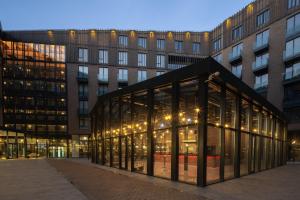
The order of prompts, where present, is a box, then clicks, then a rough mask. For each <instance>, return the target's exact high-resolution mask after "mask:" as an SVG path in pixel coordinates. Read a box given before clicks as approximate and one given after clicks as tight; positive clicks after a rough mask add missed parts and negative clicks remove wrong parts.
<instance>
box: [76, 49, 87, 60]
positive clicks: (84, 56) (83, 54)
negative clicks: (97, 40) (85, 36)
mask: <svg viewBox="0 0 300 200" xmlns="http://www.w3.org/2000/svg"><path fill="white" fill-rule="evenodd" d="M78 61H79V62H87V61H88V49H82V48H79V49H78Z"/></svg>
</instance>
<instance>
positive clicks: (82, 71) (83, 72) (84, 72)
mask: <svg viewBox="0 0 300 200" xmlns="http://www.w3.org/2000/svg"><path fill="white" fill-rule="evenodd" d="M88 70H89V68H88V67H86V66H78V77H79V78H87V77H88V74H89V73H88V72H89V71H88Z"/></svg>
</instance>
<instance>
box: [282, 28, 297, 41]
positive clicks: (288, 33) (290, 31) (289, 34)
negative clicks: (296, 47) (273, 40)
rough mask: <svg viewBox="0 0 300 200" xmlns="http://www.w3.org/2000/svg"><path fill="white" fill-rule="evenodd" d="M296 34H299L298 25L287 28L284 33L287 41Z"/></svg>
mask: <svg viewBox="0 0 300 200" xmlns="http://www.w3.org/2000/svg"><path fill="white" fill-rule="evenodd" d="M298 36H300V26H296V27H294V28H290V29H288V30H287V31H286V34H285V38H286V40H287V41H288V40H292V39H294V38H296V37H298Z"/></svg>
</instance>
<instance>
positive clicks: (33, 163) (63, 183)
mask: <svg viewBox="0 0 300 200" xmlns="http://www.w3.org/2000/svg"><path fill="white" fill-rule="evenodd" d="M0 199H1V200H86V199H87V198H86V197H85V196H84V195H83V194H82V193H81V192H80V191H79V190H78V189H77V188H75V187H74V186H73V185H72V184H70V182H68V181H67V180H66V179H65V178H64V177H63V176H62V175H60V174H59V173H58V172H57V171H56V170H55V169H54V168H53V167H51V166H50V165H49V164H48V163H47V161H46V160H44V159H35V160H0Z"/></svg>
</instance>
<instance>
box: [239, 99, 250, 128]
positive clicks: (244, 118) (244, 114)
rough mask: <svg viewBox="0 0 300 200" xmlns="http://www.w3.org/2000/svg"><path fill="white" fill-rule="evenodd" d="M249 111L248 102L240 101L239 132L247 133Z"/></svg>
mask: <svg viewBox="0 0 300 200" xmlns="http://www.w3.org/2000/svg"><path fill="white" fill-rule="evenodd" d="M249 111H250V106H249V103H248V101H246V100H242V106H241V130H243V131H249Z"/></svg>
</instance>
